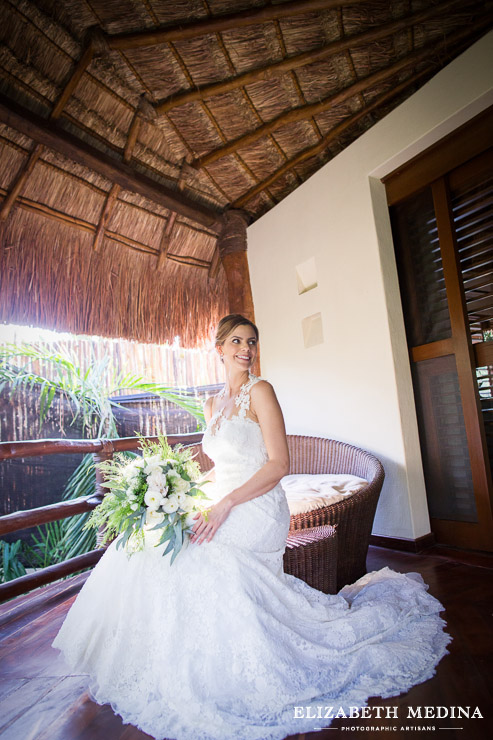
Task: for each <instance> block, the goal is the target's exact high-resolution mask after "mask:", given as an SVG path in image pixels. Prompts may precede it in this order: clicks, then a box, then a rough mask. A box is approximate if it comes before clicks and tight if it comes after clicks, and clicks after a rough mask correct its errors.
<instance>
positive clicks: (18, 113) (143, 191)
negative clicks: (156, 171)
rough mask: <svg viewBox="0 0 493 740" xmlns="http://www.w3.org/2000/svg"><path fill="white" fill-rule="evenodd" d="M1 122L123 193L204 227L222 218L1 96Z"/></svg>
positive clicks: (217, 213) (211, 210) (182, 194)
mask: <svg viewBox="0 0 493 740" xmlns="http://www.w3.org/2000/svg"><path fill="white" fill-rule="evenodd" d="M0 121H1V122H2V123H4V124H6V125H7V126H10V127H11V128H13V129H15V130H16V131H19V132H20V133H22V134H24V135H25V136H28V137H29V138H30V139H33V141H35V142H36V143H38V144H42V145H43V146H46V147H48V148H49V149H53V150H54V151H56V152H58V153H59V154H62V155H63V156H64V157H67V158H68V159H71V160H73V161H74V162H77V163H78V164H81V165H83V166H84V167H87V168H88V169H90V170H93V171H94V172H98V173H99V174H100V175H102V176H103V177H106V178H107V179H108V180H110V181H111V182H114V183H116V184H117V185H119V186H120V187H121V188H122V189H123V190H128V191H130V192H134V193H139V194H140V195H143V196H144V197H145V198H149V200H152V201H154V202H155V203H158V204H159V205H161V206H163V207H164V208H167V209H169V210H171V211H176V212H177V213H179V214H180V215H181V216H184V217H185V218H189V219H191V220H192V221H196V222H198V223H200V224H202V225H204V226H212V225H213V224H215V223H216V222H217V220H218V219H219V217H220V215H221V213H220V212H219V211H216V210H213V209H212V208H209V207H208V206H205V205H202V204H201V203H197V202H195V201H193V200H192V199H191V198H189V197H188V196H187V195H186V194H185V193H180V192H179V191H175V190H172V189H171V188H170V187H167V186H166V185H161V184H160V183H158V182H156V181H155V180H152V179H151V178H150V177H148V176H147V175H144V174H142V173H140V172H138V171H137V170H134V169H133V168H132V167H131V166H130V165H128V164H126V163H125V162H120V161H118V160H116V159H114V158H113V157H110V156H109V155H108V154H106V153H105V152H102V151H100V150H99V149H96V148H95V147H93V146H91V145H90V144H87V143H86V142H85V141H82V140H81V139H79V138H78V137H76V136H74V135H73V134H71V133H69V132H67V131H65V130H64V129H62V128H60V127H59V126H57V125H56V124H55V123H54V122H52V121H49V120H46V119H45V118H41V116H38V115H36V114H35V113H32V112H31V111H29V110H27V109H26V108H23V107H22V106H20V105H18V104H17V103H14V102H13V101H11V100H9V99H8V98H7V97H5V96H4V95H1V94H0Z"/></svg>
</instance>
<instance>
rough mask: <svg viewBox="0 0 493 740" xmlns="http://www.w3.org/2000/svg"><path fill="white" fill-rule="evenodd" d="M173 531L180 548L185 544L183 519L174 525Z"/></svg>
mask: <svg viewBox="0 0 493 740" xmlns="http://www.w3.org/2000/svg"><path fill="white" fill-rule="evenodd" d="M173 529H174V530H175V535H176V540H177V542H179V543H180V547H181V545H182V544H183V528H182V521H181V519H178V521H177V522H175V524H174V525H173Z"/></svg>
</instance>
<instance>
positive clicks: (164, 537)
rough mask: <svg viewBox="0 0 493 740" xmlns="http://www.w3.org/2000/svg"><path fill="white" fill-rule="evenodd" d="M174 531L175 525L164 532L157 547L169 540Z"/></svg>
mask: <svg viewBox="0 0 493 740" xmlns="http://www.w3.org/2000/svg"><path fill="white" fill-rule="evenodd" d="M173 535H174V531H173V527H169V528H168V529H167V530H166V531H165V532H163V534H162V535H161V539H160V540H159V542H158V543H157V545H156V547H159V545H162V544H164V543H165V542H166V541H167V540H169V539H170V538H171V537H173Z"/></svg>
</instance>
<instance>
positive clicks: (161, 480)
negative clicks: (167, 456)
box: [147, 468, 166, 486]
mask: <svg viewBox="0 0 493 740" xmlns="http://www.w3.org/2000/svg"><path fill="white" fill-rule="evenodd" d="M147 482H148V483H149V485H151V486H159V485H163V484H166V476H164V475H163V473H162V472H161V468H159V469H157V468H156V469H155V470H153V471H152V473H150V474H149V475H148V476H147Z"/></svg>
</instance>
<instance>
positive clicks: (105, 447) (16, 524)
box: [0, 432, 202, 602]
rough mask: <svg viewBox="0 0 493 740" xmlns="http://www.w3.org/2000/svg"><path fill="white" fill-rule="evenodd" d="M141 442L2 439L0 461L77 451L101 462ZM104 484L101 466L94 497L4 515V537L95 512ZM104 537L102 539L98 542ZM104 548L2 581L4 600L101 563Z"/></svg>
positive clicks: (179, 440) (181, 440) (176, 437)
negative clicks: (18, 440) (87, 512)
mask: <svg viewBox="0 0 493 740" xmlns="http://www.w3.org/2000/svg"><path fill="white" fill-rule="evenodd" d="M145 439H147V440H150V441H155V442H157V441H158V438H157V437H145ZM167 439H168V442H169V444H170V445H172V446H173V445H176V444H197V443H198V442H201V440H202V432H194V433H192V434H170V435H169V436H168V437H167ZM139 444H140V443H139V439H138V438H137V437H122V438H120V439H91V440H81V439H63V440H62V439H41V440H27V441H22V442H0V461H1V460H11V459H12V458H19V457H21V458H23V457H33V456H38V455H59V454H72V455H73V454H74V453H82V454H92V455H93V458H94V462H95V464H97V463H99V462H102V461H103V460H110V459H111V458H112V457H113V455H114V453H115V452H122V451H124V450H137V449H138V448H139ZM103 483H104V478H103V475H102V473H101V471H100V470H99V468H97V467H96V487H95V490H94V493H93V494H91V495H90V496H83V497H81V498H76V499H70V500H68V501H60V502H59V503H56V504H50V505H49V506H40V507H39V508H36V509H28V510H26V511H16V512H13V513H12V514H6V515H4V516H0V537H2V536H3V535H5V534H9V533H11V532H17V531H18V530H20V529H26V528H28V527H35V526H37V525H39V524H46V522H54V521H57V520H59V519H66V518H68V517H70V516H74V515H76V514H82V513H84V512H86V511H92V509H95V508H96V506H98V505H99V504H100V503H101V501H102V500H103V496H104V493H105V491H104V487H103ZM100 539H101V538H98V544H99V540H100ZM104 551H105V548H104V547H101V546H98V547H97V549H96V550H91V552H87V553H85V554H84V555H78V556H77V557H75V558H70V559H69V560H65V561H64V562H63V563H57V564H56V565H50V566H48V567H47V568H40V569H39V570H37V571H35V572H34V573H29V574H28V575H25V576H20V577H19V578H15V579H13V580H12V581H8V582H7V583H2V584H0V602H2V601H6V600H7V599H11V598H13V597H14V596H19V594H23V593H26V592H27V591H31V590H32V589H34V588H38V587H40V586H45V585H46V584H47V583H52V582H53V581H56V580H58V579H59V578H63V577H64V576H67V575H73V574H74V573H77V572H78V571H80V570H83V569H84V568H88V567H91V566H93V565H95V564H96V563H97V562H98V560H99V559H100V558H101V557H102V555H103V553H104Z"/></svg>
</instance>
